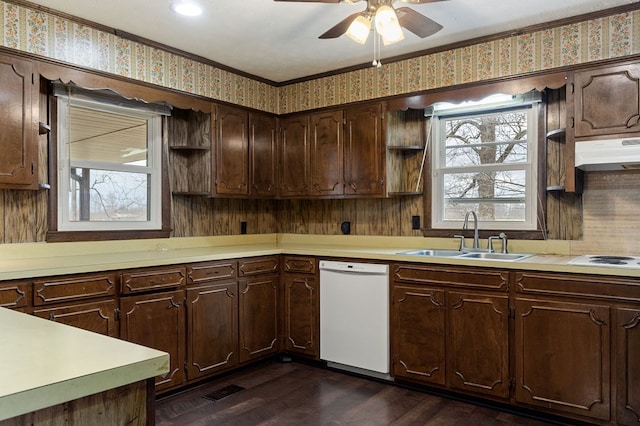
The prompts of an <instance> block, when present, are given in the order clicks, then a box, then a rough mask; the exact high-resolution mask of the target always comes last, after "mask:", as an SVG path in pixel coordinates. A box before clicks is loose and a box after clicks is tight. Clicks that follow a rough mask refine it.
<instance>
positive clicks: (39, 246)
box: [0, 234, 640, 281]
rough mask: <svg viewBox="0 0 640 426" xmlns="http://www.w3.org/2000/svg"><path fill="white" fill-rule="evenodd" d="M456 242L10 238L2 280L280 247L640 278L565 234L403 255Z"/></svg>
mask: <svg viewBox="0 0 640 426" xmlns="http://www.w3.org/2000/svg"><path fill="white" fill-rule="evenodd" d="M456 244H457V242H456V241H455V240H454V239H452V238H450V239H443V238H417V237H363V236H341V235H332V236H326V235H297V234H263V235H237V236H224V237H190V238H170V239H154V240H126V241H101V242H75V243H34V244H4V245H0V281H3V280H10V279H25V278H36V277H44V276H53V275H64V274H74V273H83V272H98V271H107V270H121V269H128V268H138V267H149V266H160V265H169V264H185V263H194V262H203V261H213V260H222V259H234V258H243V257H252V256H265V255H275V254H296V255H307V256H315V257H343V258H354V259H366V260H373V261H375V260H379V261H387V262H394V261H409V262H416V263H429V264H446V265H461V266H483V267H496V268H502V269H519V270H531V271H549V272H573V273H587V274H600V275H614V276H628V277H640V269H621V268H611V267H595V266H594V267H591V266H589V267H585V266H574V265H570V264H568V262H569V261H570V260H571V259H574V258H575V257H576V256H573V255H571V254H570V244H569V242H567V241H556V240H546V241H518V240H515V241H510V242H509V247H510V252H514V253H534V254H535V255H533V256H531V257H527V258H525V259H522V260H519V261H515V262H508V261H496V260H477V259H460V258H438V257H424V256H413V255H403V254H399V253H400V252H402V251H406V250H411V249H421V248H445V249H453V248H455V246H456Z"/></svg>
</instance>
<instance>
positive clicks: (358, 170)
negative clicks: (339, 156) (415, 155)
mask: <svg viewBox="0 0 640 426" xmlns="http://www.w3.org/2000/svg"><path fill="white" fill-rule="evenodd" d="M345 118H346V129H345V152H344V156H345V159H344V160H345V161H344V163H345V169H344V180H345V194H352V195H368V196H371V195H383V194H384V175H385V167H384V141H383V137H382V105H381V104H375V105H370V106H364V107H358V108H350V109H347V110H345Z"/></svg>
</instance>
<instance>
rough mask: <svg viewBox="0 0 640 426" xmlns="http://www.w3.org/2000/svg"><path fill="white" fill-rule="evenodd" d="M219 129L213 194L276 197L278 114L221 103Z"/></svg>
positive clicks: (221, 195)
mask: <svg viewBox="0 0 640 426" xmlns="http://www.w3.org/2000/svg"><path fill="white" fill-rule="evenodd" d="M215 133H216V138H215V153H214V157H215V159H214V168H215V174H214V185H213V195H214V196H217V197H248V196H252V197H258V198H264V197H274V196H275V194H276V173H275V153H276V119H275V117H274V116H271V115H269V114H261V113H254V112H251V113H249V112H248V111H247V110H245V109H242V108H236V107H231V106H226V105H218V106H217V112H216V132H215Z"/></svg>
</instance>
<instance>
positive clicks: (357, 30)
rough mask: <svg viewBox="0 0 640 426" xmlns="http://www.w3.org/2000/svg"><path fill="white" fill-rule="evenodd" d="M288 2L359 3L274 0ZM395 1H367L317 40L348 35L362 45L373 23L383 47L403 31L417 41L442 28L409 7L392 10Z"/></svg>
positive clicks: (399, 37)
mask: <svg viewBox="0 0 640 426" xmlns="http://www.w3.org/2000/svg"><path fill="white" fill-rule="evenodd" d="M275 1H289V2H305V3H306V2H316V3H357V2H359V1H361V0H275ZM394 1H395V0H366V2H367V8H366V9H365V10H364V11H362V12H358V13H354V14H352V15H349V16H348V17H347V18H345V19H343V20H342V21H340V22H339V23H338V24H337V25H335V26H334V27H332V28H330V29H329V30H328V31H327V32H325V33H324V34H322V35H321V36H320V37H319V38H321V39H327V38H337V37H340V36H341V35H343V34H347V36H348V37H349V38H351V39H352V40H354V41H356V42H358V43H360V44H364V43H365V42H366V40H367V37H368V36H369V32H370V31H371V24H372V22H373V23H374V24H375V26H374V27H373V28H374V30H375V31H377V32H378V34H380V36H381V37H382V41H383V43H384V44H385V45H388V44H392V43H395V42H397V41H400V40H402V39H403V38H404V35H403V33H402V28H401V27H404V28H406V29H407V30H409V31H411V32H412V33H414V34H415V35H417V36H418V37H420V38H425V37H428V36H430V35H432V34H435V33H437V32H438V31H440V30H441V29H442V25H440V24H438V23H437V22H435V21H433V20H431V19H429V18H427V17H426V16H424V15H423V14H421V13H419V12H416V11H415V10H413V9H411V8H408V7H400V8H398V9H395V8H394V7H393V3H394ZM399 1H400V2H403V3H411V4H422V3H435V2H438V1H446V0H399Z"/></svg>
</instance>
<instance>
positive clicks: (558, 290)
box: [515, 272, 640, 302]
mask: <svg viewBox="0 0 640 426" xmlns="http://www.w3.org/2000/svg"><path fill="white" fill-rule="evenodd" d="M515 289H516V291H517V292H518V293H521V294H536V295H547V296H579V297H595V298H598V299H608V300H618V301H625V302H628V301H636V302H637V301H640V280H638V279H634V278H625V277H611V276H602V275H580V274H558V273H544V272H517V273H516V274H515Z"/></svg>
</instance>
